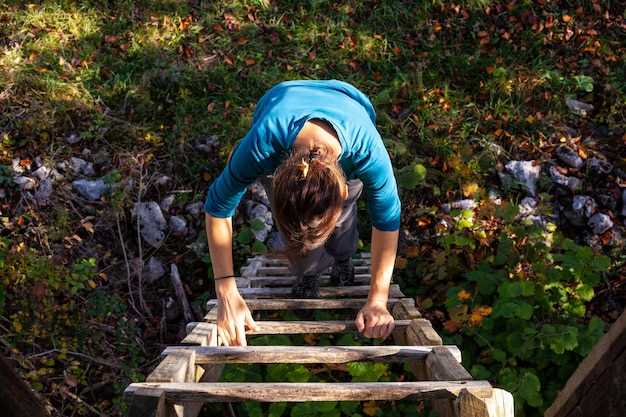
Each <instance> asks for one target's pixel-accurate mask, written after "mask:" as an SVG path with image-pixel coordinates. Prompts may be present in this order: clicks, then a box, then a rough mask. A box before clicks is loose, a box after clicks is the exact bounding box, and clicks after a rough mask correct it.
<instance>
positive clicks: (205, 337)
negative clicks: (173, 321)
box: [180, 322, 217, 346]
mask: <svg viewBox="0 0 626 417" xmlns="http://www.w3.org/2000/svg"><path fill="white" fill-rule="evenodd" d="M186 329H187V336H185V338H184V339H183V340H181V341H180V344H181V345H198V346H217V326H216V325H215V324H214V323H204V322H191V323H187V328H186Z"/></svg>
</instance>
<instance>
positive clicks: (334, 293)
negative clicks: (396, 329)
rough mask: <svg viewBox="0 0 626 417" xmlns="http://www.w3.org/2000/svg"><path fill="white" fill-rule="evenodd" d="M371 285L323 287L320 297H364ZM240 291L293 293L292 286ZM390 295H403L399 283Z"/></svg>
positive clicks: (260, 295)
mask: <svg viewBox="0 0 626 417" xmlns="http://www.w3.org/2000/svg"><path fill="white" fill-rule="evenodd" d="M369 291H370V286H369V285H352V286H346V287H321V288H320V297H322V298H333V297H364V296H367V295H368V294H369ZM239 293H240V294H241V295H242V296H243V297H244V298H281V297H282V298H284V297H288V296H289V295H290V294H291V288H288V287H273V288H240V289H239ZM389 296H390V297H397V298H399V297H402V296H403V294H402V291H400V287H398V285H397V284H394V285H390V286H389Z"/></svg>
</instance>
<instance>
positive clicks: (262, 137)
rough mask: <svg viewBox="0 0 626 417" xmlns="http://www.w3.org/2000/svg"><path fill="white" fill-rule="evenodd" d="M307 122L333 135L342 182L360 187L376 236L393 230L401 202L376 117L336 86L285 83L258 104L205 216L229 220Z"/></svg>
mask: <svg viewBox="0 0 626 417" xmlns="http://www.w3.org/2000/svg"><path fill="white" fill-rule="evenodd" d="M310 119H323V120H325V121H327V122H328V123H330V125H331V126H332V127H333V128H334V129H335V131H336V132H337V136H338V137H339V141H340V143H341V154H340V156H339V161H338V162H339V165H340V166H341V168H342V169H343V171H344V173H345V175H346V178H347V179H355V178H358V179H360V180H361V181H362V182H363V186H364V188H365V190H366V194H367V206H368V210H369V215H370V219H371V221H372V224H373V225H374V226H375V227H376V228H377V229H379V230H384V231H394V230H398V229H399V228H400V209H401V205H400V197H399V195H398V188H397V184H396V179H395V177H394V175H393V168H392V166H391V160H390V159H389V154H388V153H387V150H386V149H385V145H384V143H383V141H382V138H381V137H380V134H379V133H378V131H377V130H376V126H375V122H376V113H375V112H374V108H373V106H372V103H371V102H370V100H369V99H368V98H367V96H365V94H363V93H362V92H361V91H359V90H358V89H357V88H355V87H354V86H352V85H351V84H348V83H346V82H343V81H338V80H295V81H285V82H282V83H279V84H276V85H275V86H274V87H272V88H271V89H270V90H268V91H267V92H266V93H265V95H264V96H263V97H261V99H260V100H259V102H258V103H257V106H256V110H255V112H254V116H253V121H252V127H251V128H250V130H249V131H248V133H247V134H246V135H245V136H244V138H243V139H242V140H241V141H240V142H239V143H238V144H237V146H236V147H235V149H234V150H233V153H232V155H231V158H230V160H229V161H228V163H227V164H226V167H225V168H224V170H223V171H222V173H221V174H220V175H219V176H218V177H217V178H216V179H215V180H214V181H213V183H212V184H211V185H210V186H209V190H208V194H207V198H206V201H205V204H204V209H205V211H206V212H207V213H209V214H211V215H212V216H214V217H221V218H224V217H231V216H233V214H234V212H235V209H236V207H237V205H238V204H239V202H240V201H241V198H242V197H243V195H244V194H245V192H246V187H247V186H248V185H249V184H251V183H252V182H254V181H255V180H256V179H257V178H258V177H260V176H262V175H269V174H272V173H273V172H274V171H275V169H276V168H277V167H278V166H279V165H280V163H281V162H282V161H283V160H284V159H285V158H286V156H287V153H288V152H289V150H290V149H291V148H292V147H293V144H294V141H295V139H296V136H297V135H298V133H299V132H300V129H302V126H303V125H304V123H305V122H306V121H307V120H310Z"/></svg>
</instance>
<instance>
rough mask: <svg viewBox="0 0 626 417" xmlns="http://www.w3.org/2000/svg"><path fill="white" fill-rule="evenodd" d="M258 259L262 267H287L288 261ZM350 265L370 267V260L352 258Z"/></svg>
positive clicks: (268, 258) (250, 260) (266, 258)
mask: <svg viewBox="0 0 626 417" xmlns="http://www.w3.org/2000/svg"><path fill="white" fill-rule="evenodd" d="M253 259H254V258H248V260H247V262H248V263H250V262H252V260H253ZM258 259H260V260H261V261H262V262H263V266H289V261H288V260H287V259H286V258H284V259H282V258H272V257H263V256H259V257H258ZM352 264H353V265H354V266H366V265H371V260H370V259H362V258H352ZM329 269H330V268H329Z"/></svg>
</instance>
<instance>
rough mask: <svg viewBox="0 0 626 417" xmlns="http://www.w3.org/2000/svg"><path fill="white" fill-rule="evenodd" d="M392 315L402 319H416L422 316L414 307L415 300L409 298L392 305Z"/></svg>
mask: <svg viewBox="0 0 626 417" xmlns="http://www.w3.org/2000/svg"><path fill="white" fill-rule="evenodd" d="M392 315H393V316H394V317H398V318H403V319H418V318H420V317H422V315H421V314H420V312H419V310H418V309H417V308H416V307H415V302H414V301H413V300H412V299H410V298H407V299H406V301H403V302H402V303H399V304H396V305H395V306H393V310H392Z"/></svg>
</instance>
